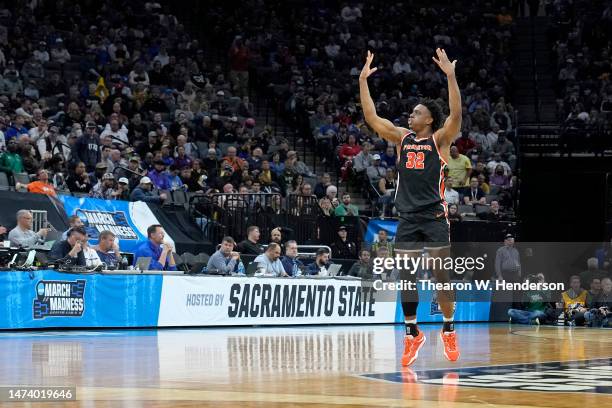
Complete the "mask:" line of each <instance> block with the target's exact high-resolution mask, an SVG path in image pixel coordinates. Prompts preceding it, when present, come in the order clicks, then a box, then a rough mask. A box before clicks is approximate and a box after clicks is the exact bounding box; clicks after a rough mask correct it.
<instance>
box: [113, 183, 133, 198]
mask: <svg viewBox="0 0 612 408" xmlns="http://www.w3.org/2000/svg"><path fill="white" fill-rule="evenodd" d="M129 184H130V181H129V180H128V179H127V177H120V178H119V180H118V181H117V190H116V191H115V193H116V194H115V199H117V200H123V201H129V199H130V186H129Z"/></svg>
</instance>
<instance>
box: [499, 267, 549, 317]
mask: <svg viewBox="0 0 612 408" xmlns="http://www.w3.org/2000/svg"><path fill="white" fill-rule="evenodd" d="M527 281H529V282H538V283H544V275H543V274H541V273H539V274H537V275H532V276H528V277H527ZM523 299H524V301H523V304H522V308H521V309H508V316H510V322H511V323H520V324H532V323H535V324H540V323H542V322H543V320H544V319H545V318H546V312H545V311H546V304H545V303H544V293H542V291H539V290H530V291H526V292H525V293H524V297H523Z"/></svg>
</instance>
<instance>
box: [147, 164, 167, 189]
mask: <svg viewBox="0 0 612 408" xmlns="http://www.w3.org/2000/svg"><path fill="white" fill-rule="evenodd" d="M147 176H149V178H150V179H151V182H152V183H153V185H154V186H155V187H156V188H158V189H159V190H171V189H172V185H171V184H170V178H169V177H168V173H166V163H164V162H163V161H162V160H155V161H154V162H153V170H151V171H150V172H148V173H147Z"/></svg>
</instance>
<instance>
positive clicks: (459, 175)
mask: <svg viewBox="0 0 612 408" xmlns="http://www.w3.org/2000/svg"><path fill="white" fill-rule="evenodd" d="M450 156H451V157H450V159H449V161H448V165H447V167H448V175H449V176H450V177H452V178H453V182H454V184H455V186H456V187H458V188H461V187H467V186H468V185H469V180H470V175H471V174H472V162H471V161H470V159H468V158H467V157H466V156H464V155H462V154H460V153H459V150H458V149H457V146H451V148H450Z"/></svg>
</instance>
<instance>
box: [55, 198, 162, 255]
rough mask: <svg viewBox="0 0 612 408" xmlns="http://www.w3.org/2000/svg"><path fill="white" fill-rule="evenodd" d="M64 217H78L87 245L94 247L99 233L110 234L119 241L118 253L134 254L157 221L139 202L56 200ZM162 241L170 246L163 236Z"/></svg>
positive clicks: (85, 199)
mask: <svg viewBox="0 0 612 408" xmlns="http://www.w3.org/2000/svg"><path fill="white" fill-rule="evenodd" d="M59 199H60V200H61V201H62V203H63V204H64V210H65V211H66V215H67V216H68V217H70V216H72V215H78V216H79V218H80V219H81V221H83V224H85V229H86V230H87V233H88V235H89V242H90V243H91V244H96V243H97V242H98V238H99V235H100V232H102V231H104V230H108V231H111V232H113V233H114V234H115V235H116V236H117V239H118V240H119V248H120V249H121V251H122V252H135V251H136V248H138V246H139V245H140V244H142V243H143V242H144V241H146V239H147V228H148V227H149V226H150V225H152V224H159V221H158V220H157V218H156V217H155V215H153V212H151V210H150V209H149V206H148V205H147V204H146V203H144V202H141V201H137V202H129V201H119V200H102V199H97V198H85V197H72V196H65V195H61V196H59ZM166 240H168V241H169V242H173V240H172V237H170V236H168V234H167V233H166Z"/></svg>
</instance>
